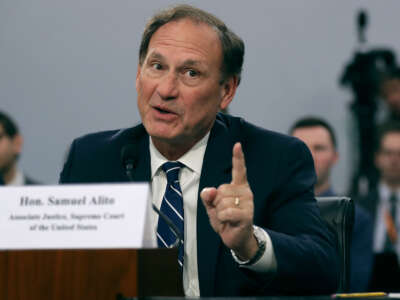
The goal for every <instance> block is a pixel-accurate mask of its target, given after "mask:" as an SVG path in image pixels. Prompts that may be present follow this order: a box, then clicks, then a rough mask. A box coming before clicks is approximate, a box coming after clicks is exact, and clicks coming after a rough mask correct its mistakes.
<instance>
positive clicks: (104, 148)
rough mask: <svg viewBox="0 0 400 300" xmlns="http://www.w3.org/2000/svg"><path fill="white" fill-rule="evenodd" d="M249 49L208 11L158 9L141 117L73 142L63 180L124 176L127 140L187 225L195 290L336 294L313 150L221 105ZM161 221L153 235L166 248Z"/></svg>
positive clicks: (162, 203) (189, 290) (187, 263)
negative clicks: (123, 155) (130, 125)
mask: <svg viewBox="0 0 400 300" xmlns="http://www.w3.org/2000/svg"><path fill="white" fill-rule="evenodd" d="M243 57H244V43H243V41H242V40H241V39H240V38H239V37H238V36H237V35H236V34H235V33H233V32H232V31H231V30H230V29H228V28H227V27H226V25H225V24H224V23H223V22H222V21H221V20H219V19H218V18H216V17H215V16H213V15H211V14H209V13H207V12H205V11H203V10H200V9H197V8H195V7H192V6H188V5H178V6H175V7H172V8H170V9H167V10H163V11H161V12H160V13H158V14H156V15H155V16H154V17H153V18H152V19H150V21H149V22H148V23H147V26H146V28H145V30H144V33H143V37H142V41H141V45H140V50H139V66H138V70H137V75H136V90H137V95H138V99H137V103H138V108H139V112H140V116H141V120H142V124H139V125H137V126H135V127H133V128H128V129H121V130H115V131H107V132H100V133H94V134H89V135H86V136H84V137H81V138H78V139H76V140H75V141H74V142H73V143H72V146H71V150H70V153H69V156H68V159H67V161H66V163H65V165H64V168H63V171H62V172H61V175H60V182H61V183H76V182H88V183H89V182H121V181H127V180H128V178H127V176H126V174H125V169H124V164H123V163H121V161H120V160H121V159H120V153H121V150H122V149H124V147H125V146H126V145H128V144H130V145H132V146H133V147H134V149H135V153H134V154H132V157H131V161H133V170H132V172H131V177H132V180H133V181H149V182H150V183H151V190H152V201H153V203H154V204H155V205H156V206H158V207H160V209H161V210H163V208H165V207H166V208H165V209H169V212H171V213H174V216H173V220H174V222H176V223H177V226H179V225H181V224H183V223H184V227H183V228H182V229H183V232H184V234H183V236H184V244H183V245H182V246H181V247H182V248H183V256H182V258H180V257H179V258H178V260H179V264H180V266H181V267H182V271H183V286H184V292H185V294H186V295H187V296H199V295H200V296H244V295H273V294H328V293H332V292H335V290H336V288H337V284H338V256H337V253H336V251H335V240H334V236H333V234H332V233H331V232H330V231H329V230H328V229H327V227H326V226H325V225H324V222H323V220H322V219H321V216H320V213H319V210H318V207H317V205H316V202H315V200H314V195H313V184H314V181H315V173H314V170H313V163H312V157H311V155H310V153H309V151H308V149H307V147H306V146H305V145H304V144H303V143H302V142H300V141H298V140H296V139H294V138H292V137H289V136H285V135H281V134H278V133H274V132H271V131H268V130H264V129H261V128H258V127H256V126H254V125H252V124H250V123H248V122H246V121H244V120H243V119H241V118H237V117H232V116H228V115H225V114H222V113H219V111H220V110H222V109H225V108H227V107H228V105H229V104H230V102H231V101H232V99H233V97H234V95H235V92H236V88H237V86H238V85H239V82H240V74H241V70H242V64H243ZM171 166H172V167H171ZM171 174H175V177H174V179H171V178H170V177H173V175H171ZM177 174H178V175H177ZM171 197H172V198H173V199H174V200H173V201H172V200H171V199H172V198H171ZM182 198H183V199H182ZM155 219H156V220H154V224H153V226H154V229H155V230H156V231H157V242H158V243H159V245H161V246H162V245H164V246H165V244H166V246H169V243H166V242H165V238H164V231H162V230H161V229H162V228H163V224H162V220H159V221H158V222H157V220H158V218H157V217H155ZM182 248H181V249H182Z"/></svg>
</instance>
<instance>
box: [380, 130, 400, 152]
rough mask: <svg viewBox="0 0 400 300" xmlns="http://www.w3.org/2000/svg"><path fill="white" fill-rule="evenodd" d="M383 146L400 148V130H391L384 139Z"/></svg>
mask: <svg viewBox="0 0 400 300" xmlns="http://www.w3.org/2000/svg"><path fill="white" fill-rule="evenodd" d="M382 147H384V148H386V149H387V148H396V149H399V148H400V132H389V133H387V134H385V136H384V137H383V139H382Z"/></svg>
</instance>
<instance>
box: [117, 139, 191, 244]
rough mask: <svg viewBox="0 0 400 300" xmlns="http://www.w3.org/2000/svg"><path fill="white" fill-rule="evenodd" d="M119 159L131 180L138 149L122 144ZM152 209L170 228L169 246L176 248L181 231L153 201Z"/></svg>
mask: <svg viewBox="0 0 400 300" xmlns="http://www.w3.org/2000/svg"><path fill="white" fill-rule="evenodd" d="M121 161H122V165H123V166H124V169H125V173H126V176H127V177H128V179H129V181H131V182H133V181H134V179H133V170H134V169H135V168H136V163H137V161H138V150H137V148H136V147H135V145H133V144H128V145H126V146H124V147H123V148H122V150H121ZM151 206H152V208H153V210H154V211H155V212H156V213H157V214H158V216H159V217H161V218H162V219H163V220H164V222H165V223H167V225H168V227H169V228H170V229H171V231H172V233H173V234H174V236H175V237H176V240H175V243H174V244H173V245H172V246H171V248H177V247H178V246H179V245H180V244H181V243H182V241H183V236H182V232H181V231H180V230H179V228H178V227H177V226H176V225H175V224H174V223H173V222H172V221H171V219H170V218H168V217H167V216H166V215H165V214H164V213H163V212H162V211H160V210H159V209H158V208H157V206H155V205H154V203H151Z"/></svg>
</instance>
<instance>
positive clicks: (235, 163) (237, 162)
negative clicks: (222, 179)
mask: <svg viewBox="0 0 400 300" xmlns="http://www.w3.org/2000/svg"><path fill="white" fill-rule="evenodd" d="M232 152H233V153H232V182H231V183H232V184H237V185H240V184H247V174H246V163H245V160H244V154H243V150H242V145H241V144H240V143H236V144H235V145H234V146H233V151H232Z"/></svg>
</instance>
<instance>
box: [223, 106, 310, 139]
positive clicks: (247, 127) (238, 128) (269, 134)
mask: <svg viewBox="0 0 400 300" xmlns="http://www.w3.org/2000/svg"><path fill="white" fill-rule="evenodd" d="M218 121H219V122H221V123H222V124H223V125H224V126H226V128H227V129H228V130H229V131H230V132H233V133H234V134H236V135H237V136H238V137H240V138H239V140H242V141H257V142H260V143H268V144H269V143H271V142H274V143H278V144H282V145H290V144H293V143H294V144H296V143H300V144H302V142H301V141H300V140H299V139H297V138H294V137H292V136H289V135H287V134H283V133H280V132H277V131H273V130H269V129H266V128H263V127H260V126H258V125H255V124H253V123H251V122H248V121H246V120H245V119H243V118H241V117H236V116H231V115H226V114H222V113H219V114H218V115H217V122H218Z"/></svg>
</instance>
